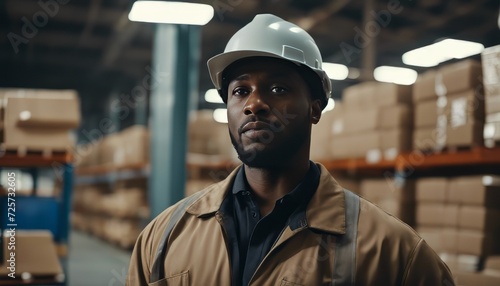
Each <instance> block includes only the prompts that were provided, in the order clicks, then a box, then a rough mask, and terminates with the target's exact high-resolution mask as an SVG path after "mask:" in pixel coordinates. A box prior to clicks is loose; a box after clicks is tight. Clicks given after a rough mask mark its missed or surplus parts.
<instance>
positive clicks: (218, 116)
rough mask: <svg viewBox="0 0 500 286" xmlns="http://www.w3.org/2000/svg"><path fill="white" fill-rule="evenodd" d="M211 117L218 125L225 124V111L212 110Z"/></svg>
mask: <svg viewBox="0 0 500 286" xmlns="http://www.w3.org/2000/svg"><path fill="white" fill-rule="evenodd" d="M213 117H214V120H215V121H217V122H219V123H227V109H225V108H217V109H216V110H214V113H213Z"/></svg>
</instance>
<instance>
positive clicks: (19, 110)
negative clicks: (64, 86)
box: [0, 89, 80, 155]
mask: <svg viewBox="0 0 500 286" xmlns="http://www.w3.org/2000/svg"><path fill="white" fill-rule="evenodd" d="M0 101H1V103H0V106H1V107H0V110H1V111H0V117H2V119H0V131H2V132H1V133H2V135H1V136H0V139H1V141H0V142H2V144H1V145H2V149H4V150H16V151H18V152H19V153H20V154H24V153H26V152H27V151H41V152H43V153H44V154H46V155H50V154H51V153H52V152H53V151H69V152H71V151H73V148H74V145H75V139H74V136H73V135H72V134H71V132H70V131H71V130H72V129H74V128H76V127H78V125H79V124H80V102H79V99H78V95H77V93H76V92H75V91H73V90H39V89H2V90H0Z"/></svg>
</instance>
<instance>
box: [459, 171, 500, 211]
mask: <svg viewBox="0 0 500 286" xmlns="http://www.w3.org/2000/svg"><path fill="white" fill-rule="evenodd" d="M450 191H452V192H454V194H455V195H456V199H457V201H458V202H460V203H461V204H463V205H472V206H474V205H475V206H484V207H488V208H500V205H499V204H498V202H499V201H500V177H499V176H493V175H483V176H466V177H457V178H454V179H452V180H451V181H450Z"/></svg>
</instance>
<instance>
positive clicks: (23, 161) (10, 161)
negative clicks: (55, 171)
mask: <svg viewBox="0 0 500 286" xmlns="http://www.w3.org/2000/svg"><path fill="white" fill-rule="evenodd" d="M71 161H72V156H71V153H67V152H60V153H59V152H58V153H52V154H51V155H50V156H44V155H43V154H42V153H38V152H28V153H27V154H26V155H24V156H19V155H18V153H17V152H14V151H6V152H5V153H4V154H3V155H2V154H0V166H3V167H15V168H23V167H24V168H28V167H50V166H53V164H64V163H71Z"/></svg>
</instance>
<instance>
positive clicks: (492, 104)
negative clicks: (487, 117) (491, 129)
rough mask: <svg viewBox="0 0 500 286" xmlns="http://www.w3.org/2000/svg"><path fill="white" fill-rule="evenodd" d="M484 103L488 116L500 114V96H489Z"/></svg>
mask: <svg viewBox="0 0 500 286" xmlns="http://www.w3.org/2000/svg"><path fill="white" fill-rule="evenodd" d="M484 101H485V102H484V106H485V112H486V114H491V113H497V112H500V94H499V95H491V96H488V97H486V98H485V99H484Z"/></svg>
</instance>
